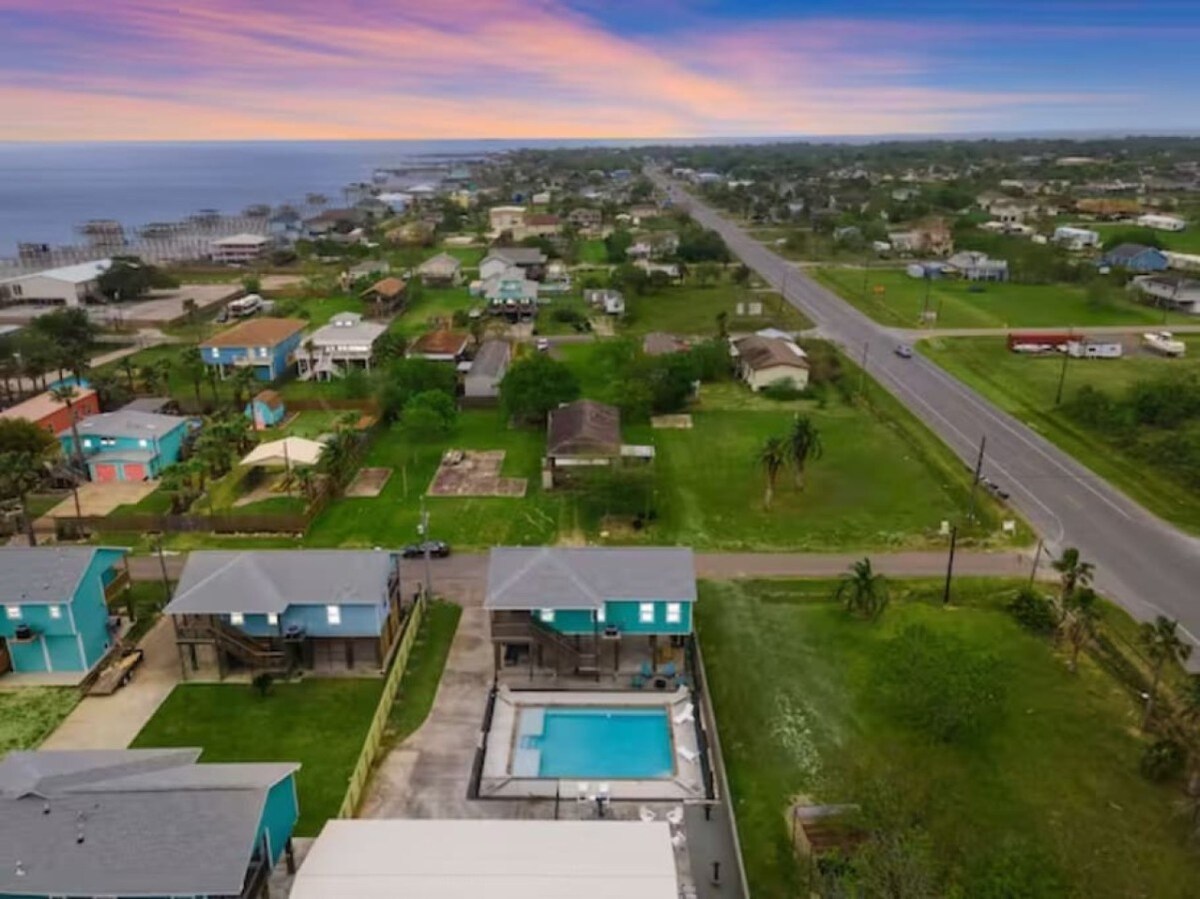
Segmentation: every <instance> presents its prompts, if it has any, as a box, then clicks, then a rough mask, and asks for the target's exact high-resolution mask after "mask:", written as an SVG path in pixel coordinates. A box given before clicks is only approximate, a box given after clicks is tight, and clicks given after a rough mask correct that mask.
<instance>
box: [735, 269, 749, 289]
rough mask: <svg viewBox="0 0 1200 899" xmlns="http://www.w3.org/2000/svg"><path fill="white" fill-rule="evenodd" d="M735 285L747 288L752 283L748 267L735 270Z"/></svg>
mask: <svg viewBox="0 0 1200 899" xmlns="http://www.w3.org/2000/svg"><path fill="white" fill-rule="evenodd" d="M733 283H734V284H736V285H738V286H739V287H745V286H746V285H747V284H749V283H750V269H749V267H747V266H746V265H744V264H743V265H739V266H738V267H737V268H735V269H734V270H733Z"/></svg>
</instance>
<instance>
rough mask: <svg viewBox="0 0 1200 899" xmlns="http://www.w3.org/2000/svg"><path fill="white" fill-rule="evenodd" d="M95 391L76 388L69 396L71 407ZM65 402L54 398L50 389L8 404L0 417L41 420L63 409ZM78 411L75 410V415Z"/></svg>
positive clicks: (87, 388)
mask: <svg viewBox="0 0 1200 899" xmlns="http://www.w3.org/2000/svg"><path fill="white" fill-rule="evenodd" d="M95 394H96V391H95V390H93V389H91V388H90V387H83V388H78V389H76V391H75V396H73V397H71V405H72V407H76V406H78V405H79V403H80V402H81V401H84V400H87V399H88V398H90V397H92V396H95ZM66 406H67V404H66V403H65V402H63V401H62V400H56V399H55V398H54V394H52V393H51V392H50V391H48V390H47V391H46V392H45V393H39V394H38V395H37V396H31V397H30V398H29V399H27V400H25V401H24V402H22V403H17V404H16V405H15V406H9V407H8V408H7V409H4V410H0V418H23V419H25V420H26V421H35V422H36V421H41V420H42V419H43V418H45V417H46V416H48V415H53V414H54V413H55V412H58V411H59V410H60V409H65V408H66ZM78 414H79V413H78V412H76V413H75V415H78Z"/></svg>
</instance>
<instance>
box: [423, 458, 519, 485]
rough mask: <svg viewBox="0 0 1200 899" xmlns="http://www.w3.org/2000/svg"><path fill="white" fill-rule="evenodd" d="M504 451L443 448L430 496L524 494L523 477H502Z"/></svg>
mask: <svg viewBox="0 0 1200 899" xmlns="http://www.w3.org/2000/svg"><path fill="white" fill-rule="evenodd" d="M503 466H504V450H487V451H483V452H475V451H473V450H453V449H452V450H446V452H445V454H444V455H443V456H442V464H441V465H439V466H438V470H437V473H436V474H434V476H433V481H432V482H431V483H430V485H429V495H430V496H524V495H525V486H526V480H525V478H502V477H500V469H501V468H502V467H503Z"/></svg>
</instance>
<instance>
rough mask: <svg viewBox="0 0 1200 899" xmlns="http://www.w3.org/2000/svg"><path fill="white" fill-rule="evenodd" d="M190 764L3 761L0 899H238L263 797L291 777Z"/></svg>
mask: <svg viewBox="0 0 1200 899" xmlns="http://www.w3.org/2000/svg"><path fill="white" fill-rule="evenodd" d="M199 755H200V750H199V749H141V750H116V751H110V750H101V751H79V752H50V751H42V752H13V753H10V754H9V755H8V756H7V757H5V758H4V759H3V760H2V761H0V894H17V895H87V896H95V895H121V896H145V895H160V896H161V895H176V894H179V895H189V896H190V895H240V893H241V890H242V882H243V880H244V878H245V874H246V867H247V865H248V864H249V861H250V857H251V854H252V853H253V850H254V844H255V835H256V833H257V830H258V822H259V818H260V817H261V815H262V809H263V806H264V804H265V802H266V796H267V791H268V790H269V789H270V788H271V787H272V786H273V785H274V784H276V783H278V782H279V781H280V780H282V779H283V778H285V777H287V776H288V775H289V774H291V773H292V772H293V771H295V770H296V769H297V768H298V767H299V766H298V765H295V764H290V763H288V764H239V765H196V759H197V758H198V757H199ZM81 836H82V841H80V837H81Z"/></svg>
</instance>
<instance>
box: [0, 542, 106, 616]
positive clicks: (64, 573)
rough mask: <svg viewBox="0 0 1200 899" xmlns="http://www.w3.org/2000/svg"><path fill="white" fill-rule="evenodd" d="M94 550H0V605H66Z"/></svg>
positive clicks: (4, 548)
mask: <svg viewBox="0 0 1200 899" xmlns="http://www.w3.org/2000/svg"><path fill="white" fill-rule="evenodd" d="M96 551H97V547H94V546H54V547H49V546H46V547H36V548H35V547H25V546H5V547H0V603H5V604H13V605H20V604H22V603H38V604H50V603H60V602H69V601H70V599H71V597H72V596H73V595H74V594H75V589H76V588H77V587H78V586H79V582H80V581H81V580H82V579H83V575H84V573H85V572H86V571H87V569H88V566H89V565H91V564H92V559H93V558H94V557H95V555H96Z"/></svg>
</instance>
